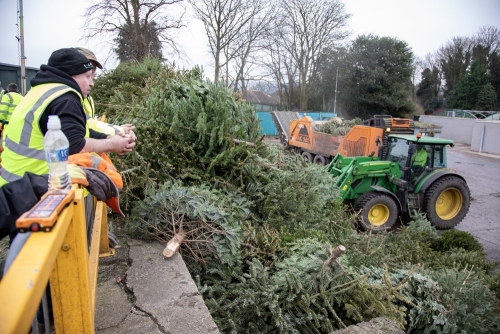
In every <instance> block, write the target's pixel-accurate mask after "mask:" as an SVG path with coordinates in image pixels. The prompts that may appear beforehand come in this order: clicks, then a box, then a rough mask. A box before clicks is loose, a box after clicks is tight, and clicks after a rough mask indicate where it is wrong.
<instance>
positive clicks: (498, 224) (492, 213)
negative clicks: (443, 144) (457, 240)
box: [446, 144, 500, 263]
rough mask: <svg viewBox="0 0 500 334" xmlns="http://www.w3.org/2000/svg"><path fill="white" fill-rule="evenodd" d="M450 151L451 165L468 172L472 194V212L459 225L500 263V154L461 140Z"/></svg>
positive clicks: (468, 181)
mask: <svg viewBox="0 0 500 334" xmlns="http://www.w3.org/2000/svg"><path fill="white" fill-rule="evenodd" d="M446 153H447V158H448V167H451V168H455V169H456V170H457V172H458V173H459V174H461V175H463V176H464V178H465V180H466V181H467V185H468V186H469V189H470V191H471V197H472V201H471V206H470V209H469V213H468V214H467V216H465V218H464V220H463V221H462V222H461V223H460V224H458V225H457V227H456V229H458V230H461V231H466V232H469V233H471V234H472V235H473V236H474V237H475V238H476V239H477V240H478V241H479V242H481V244H482V245H483V247H484V251H485V253H486V256H487V258H488V259H490V260H493V261H496V262H499V263H500V156H499V155H493V154H485V153H478V152H474V151H471V150H470V147H469V146H468V145H461V144H458V145H455V147H454V148H451V149H447V151H446Z"/></svg>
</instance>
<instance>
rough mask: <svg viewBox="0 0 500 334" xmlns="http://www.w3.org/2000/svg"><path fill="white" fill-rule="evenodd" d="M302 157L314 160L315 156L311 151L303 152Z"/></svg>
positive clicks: (310, 160)
mask: <svg viewBox="0 0 500 334" xmlns="http://www.w3.org/2000/svg"><path fill="white" fill-rule="evenodd" d="M302 157H303V158H304V159H306V160H309V162H313V156H312V154H311V153H309V152H302Z"/></svg>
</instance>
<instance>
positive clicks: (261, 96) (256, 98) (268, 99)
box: [243, 90, 280, 105]
mask: <svg viewBox="0 0 500 334" xmlns="http://www.w3.org/2000/svg"><path fill="white" fill-rule="evenodd" d="M243 98H244V99H245V100H246V101H248V102H252V103H259V104H266V105H278V104H280V103H279V102H278V100H276V99H275V98H274V97H272V96H269V95H267V94H265V93H263V92H261V91H258V90H247V91H246V92H245V93H244V94H243Z"/></svg>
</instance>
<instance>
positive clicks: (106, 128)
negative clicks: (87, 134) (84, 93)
mask: <svg viewBox="0 0 500 334" xmlns="http://www.w3.org/2000/svg"><path fill="white" fill-rule="evenodd" d="M83 108H84V109H85V114H86V116H87V125H88V126H89V128H91V129H92V130H95V131H98V132H102V133H105V134H107V135H108V136H115V135H117V134H119V133H122V134H125V129H123V128H122V127H121V126H118V125H113V124H108V123H105V122H101V121H99V120H97V119H96V118H95V105H94V99H92V96H88V97H87V98H86V99H85V100H83Z"/></svg>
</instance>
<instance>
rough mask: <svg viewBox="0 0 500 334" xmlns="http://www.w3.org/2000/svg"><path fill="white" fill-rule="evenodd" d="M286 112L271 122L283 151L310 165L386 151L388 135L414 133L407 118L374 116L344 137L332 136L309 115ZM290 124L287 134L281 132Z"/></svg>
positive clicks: (411, 123) (277, 114) (411, 124)
mask: <svg viewBox="0 0 500 334" xmlns="http://www.w3.org/2000/svg"><path fill="white" fill-rule="evenodd" d="M286 117H290V114H286V112H273V120H274V121H275V125H276V126H277V128H279V129H278V130H279V131H280V137H282V138H281V141H282V143H283V144H284V146H285V148H287V149H289V150H291V151H293V152H295V153H298V154H301V155H302V156H303V157H305V158H306V159H308V160H309V161H311V162H314V163H318V164H322V165H326V164H327V163H329V162H330V161H331V159H332V158H333V157H334V156H335V155H336V154H337V153H340V154H341V155H342V156H343V157H351V156H369V155H376V156H380V157H381V158H382V157H383V155H384V154H385V153H386V152H387V134H388V133H389V132H393V133H398V134H414V133H413V132H414V125H413V121H411V120H409V119H401V118H391V117H390V116H375V117H374V118H373V119H369V120H367V121H364V122H363V125H356V126H354V127H353V128H352V129H351V130H350V131H349V132H348V133H347V134H346V135H345V136H334V135H331V134H328V133H323V132H318V131H316V129H315V128H316V122H315V121H314V120H313V119H312V118H311V117H309V116H304V117H302V118H300V119H297V118H295V119H289V120H286ZM287 121H288V122H289V124H290V128H289V129H290V130H289V132H288V133H284V131H283V130H280V129H283V128H284V127H285V124H286V122H287Z"/></svg>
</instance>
